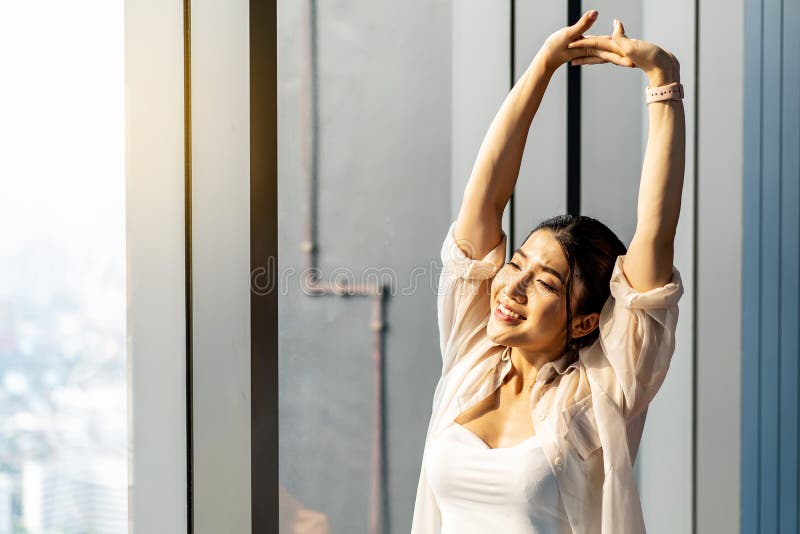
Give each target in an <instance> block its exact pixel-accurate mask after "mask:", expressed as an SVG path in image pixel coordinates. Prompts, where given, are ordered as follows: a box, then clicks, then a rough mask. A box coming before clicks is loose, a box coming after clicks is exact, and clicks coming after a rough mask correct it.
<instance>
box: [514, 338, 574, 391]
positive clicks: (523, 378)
mask: <svg viewBox="0 0 800 534" xmlns="http://www.w3.org/2000/svg"><path fill="white" fill-rule="evenodd" d="M563 354H564V351H563V350H561V351H555V350H549V351H529V350H525V349H521V348H519V347H511V351H510V354H509V356H510V358H511V366H512V367H513V368H514V372H513V373H511V375H512V376H511V381H514V383H515V386H516V387H515V390H517V391H519V392H522V391H530V390H531V389H532V388H533V385H534V384H535V383H536V378H537V376H538V375H539V369H541V368H542V366H543V365H544V364H546V363H547V362H551V361H553V360H557V359H558V358H560V357H561V356H562V355H563Z"/></svg>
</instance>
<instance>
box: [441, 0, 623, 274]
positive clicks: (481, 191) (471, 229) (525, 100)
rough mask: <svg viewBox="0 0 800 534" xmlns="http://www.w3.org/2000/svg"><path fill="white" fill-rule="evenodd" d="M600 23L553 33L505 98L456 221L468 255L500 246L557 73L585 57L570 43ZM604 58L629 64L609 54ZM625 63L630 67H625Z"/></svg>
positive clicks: (584, 21) (589, 17) (588, 16)
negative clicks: (528, 144)
mask: <svg viewBox="0 0 800 534" xmlns="http://www.w3.org/2000/svg"><path fill="white" fill-rule="evenodd" d="M595 20H597V11H596V10H590V11H587V12H586V13H584V15H583V16H582V17H581V18H580V20H579V21H578V22H576V23H575V24H574V25H572V26H567V27H565V28H561V29H560V30H558V31H556V32H555V33H553V34H552V35H550V36H549V37H548V38H547V39H546V40H545V43H544V45H543V46H542V47H541V49H540V50H539V51H538V52H537V54H536V56H535V57H534V58H533V61H532V62H531V64H530V65H529V66H528V68H527V69H526V70H525V72H524V74H523V75H522V76H521V77H520V79H519V80H518V81H517V83H516V84H514V87H513V89H511V91H510V92H509V94H508V96H506V99H505V101H504V102H503V105H502V106H501V107H500V110H499V111H498V112H497V115H496V116H495V117H494V120H492V123H491V125H490V126H489V130H488V131H487V132H486V136H485V137H484V139H483V143H481V147H480V149H479V150H478V156H477V159H476V161H475V165H474V167H473V169H472V174H471V175H470V178H469V181H468V182H467V186H466V189H465V190H464V196H463V199H462V201H461V207H460V209H459V213H458V217H457V220H456V227H455V237H456V243H457V244H458V246H459V248H461V249H462V250H463V251H464V252H465V253H466V254H467V255H468V256H469V257H471V258H475V259H480V258H482V257H483V256H484V255H485V254H486V253H488V252H489V251H490V250H492V249H494V247H495V246H496V245H497V244H498V243H499V242H500V238H501V234H500V229H501V227H502V217H503V210H504V209H505V206H506V203H507V202H508V199H509V198H511V193H512V191H513V190H514V185H515V184H516V182H517V177H518V175H519V168H520V164H521V162H522V152H523V150H524V149H525V141H526V140H527V138H528V131H529V130H530V127H531V122H532V121H533V117H534V115H535V114H536V110H537V109H539V104H540V103H541V101H542V97H543V96H544V92H545V89H547V86H548V84H549V83H550V79H551V77H552V76H553V73H554V72H555V71H556V69H558V67H560V66H561V65H562V64H563V63H566V62H567V61H570V60H572V59H573V58H576V57H578V56H581V55H583V54H584V51H583V50H572V49H569V48H568V47H567V45H568V44H569V43H570V42H572V41H574V40H576V39H579V38H581V37H582V33H583V32H585V31H586V30H588V29H589V28H590V27H591V26H592V24H594V21H595ZM603 53H604V54H606V56H604V57H606V59H607V60H609V61H612V62H615V63H619V64H620V65H625V66H630V61H629V60H627V59H625V58H621V57H620V56H619V55H617V54H615V53H611V52H603ZM626 62H627V63H626Z"/></svg>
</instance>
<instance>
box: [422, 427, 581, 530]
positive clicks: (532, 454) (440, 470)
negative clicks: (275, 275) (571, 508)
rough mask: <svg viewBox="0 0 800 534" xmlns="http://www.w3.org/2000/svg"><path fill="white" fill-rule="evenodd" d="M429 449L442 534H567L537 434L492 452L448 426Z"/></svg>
mask: <svg viewBox="0 0 800 534" xmlns="http://www.w3.org/2000/svg"><path fill="white" fill-rule="evenodd" d="M429 447H430V450H429V451H428V454H429V455H430V456H429V457H428V460H427V465H426V469H427V477H428V480H429V481H430V486H431V489H432V490H433V493H434V495H436V499H437V500H438V502H439V510H440V511H441V514H442V531H441V534H473V533H474V534H486V533H487V532H502V533H503V534H533V533H535V534H562V533H571V532H572V529H571V528H570V526H569V521H568V520H567V515H566V512H565V511H564V505H563V504H562V502H561V495H560V494H559V491H558V484H557V482H556V479H555V476H554V475H553V472H552V470H551V469H550V465H549V464H548V462H547V458H546V457H545V455H544V452H543V451H542V448H541V443H540V441H539V436H538V435H534V436H532V437H530V438H528V439H526V440H525V441H523V442H521V443H519V444H517V445H515V446H513V447H498V448H494V449H493V448H491V447H489V446H488V445H487V444H486V443H485V442H484V441H483V440H482V439H481V438H479V437H478V436H477V435H475V434H474V433H473V432H472V431H471V430H468V429H467V428H466V427H464V426H462V425H460V424H458V423H456V422H453V423H451V424H450V425H449V426H448V427H447V428H445V429H444V430H442V432H441V434H439V435H438V436H437V437H436V438H435V439H433V440H432V441H431V443H430V444H429Z"/></svg>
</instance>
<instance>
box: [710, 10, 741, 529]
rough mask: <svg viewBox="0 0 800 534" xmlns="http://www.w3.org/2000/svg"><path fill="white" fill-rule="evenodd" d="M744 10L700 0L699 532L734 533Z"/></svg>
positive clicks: (737, 462) (738, 484) (738, 447)
mask: <svg viewBox="0 0 800 534" xmlns="http://www.w3.org/2000/svg"><path fill="white" fill-rule="evenodd" d="M743 10H744V2H743V0H733V1H730V0H703V1H702V2H700V15H699V20H700V31H699V39H700V41H699V47H698V55H699V58H698V67H699V89H698V94H697V102H698V132H697V139H698V158H697V166H698V167H697V174H698V178H699V179H698V181H697V203H698V206H697V249H698V255H697V384H698V387H697V436H696V439H697V532H739V531H740V514H739V510H740V497H739V495H740V487H741V473H740V471H741V470H740V467H739V465H740V458H741V439H740V438H741V422H740V421H741V402H742V395H741V380H742V358H741V355H742V343H741V339H742V328H741V325H742V264H741V261H740V259H741V258H742V245H743V243H742V223H743V216H742V178H743V174H742V173H743V170H742V169H743V167H742V164H743V162H742V142H743V141H742V135H743V122H742V121H743V112H744V109H743V83H744V72H743V70H744V69H743V67H744V65H743V63H744V62H743V57H744V38H743V18H744V14H743ZM723 12H724V13H725V15H724V17H722V18H723V20H724V24H720V23H719V18H720V15H719V14H720V13H723ZM720 87H724V88H725V90H724V91H720V90H719V88H720ZM750 376H751V375H750V374H748V377H750Z"/></svg>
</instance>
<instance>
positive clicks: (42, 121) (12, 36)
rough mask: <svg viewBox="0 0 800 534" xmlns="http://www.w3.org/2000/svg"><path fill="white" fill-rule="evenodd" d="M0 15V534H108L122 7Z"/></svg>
mask: <svg viewBox="0 0 800 534" xmlns="http://www.w3.org/2000/svg"><path fill="white" fill-rule="evenodd" d="M0 6H2V9H1V10H0V65H3V74H2V83H0V115H1V116H2V120H0V534H6V533H22V532H25V533H38V532H46V533H51V532H53V533H73V532H74V533H78V532H93V533H106V532H108V533H114V534H118V533H120V532H125V531H126V529H127V458H128V452H127V449H128V445H127V444H128V439H127V388H126V374H127V373H126V336H125V227H124V223H125V203H124V190H125V165H124V151H125V137H124V136H125V129H124V119H125V93H124V90H125V84H124V51H123V36H124V32H123V2H122V1H121V0H117V1H108V0H76V1H73V2H59V1H54V0H36V1H31V2H3V3H0Z"/></svg>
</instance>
